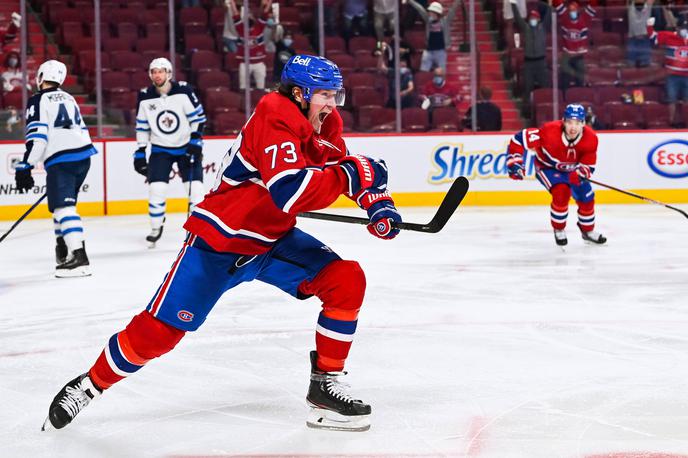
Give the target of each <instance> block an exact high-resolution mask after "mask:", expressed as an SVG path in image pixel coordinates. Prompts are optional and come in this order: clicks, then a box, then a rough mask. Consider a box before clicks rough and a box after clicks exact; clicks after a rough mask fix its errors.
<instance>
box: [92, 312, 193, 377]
mask: <svg viewBox="0 0 688 458" xmlns="http://www.w3.org/2000/svg"><path fill="white" fill-rule="evenodd" d="M184 334H185V332H184V331H182V330H179V329H177V328H175V327H173V326H170V325H169V324H166V323H163V322H162V321H160V320H158V319H157V318H155V317H153V315H151V314H150V313H148V312H147V311H143V312H141V313H139V314H138V315H136V316H135V317H134V318H133V319H132V320H131V322H130V323H129V324H128V325H127V327H126V328H125V329H124V330H123V331H120V332H118V333H117V334H115V335H113V336H112V337H110V340H109V341H108V344H107V345H106V346H105V349H104V350H103V351H102V352H101V353H100V356H98V359H97V360H96V362H95V364H94V365H93V367H91V369H90V370H89V371H88V375H89V377H91V380H92V381H93V383H95V384H96V386H97V387H98V388H100V389H102V390H105V389H107V388H110V387H111V386H112V385H114V384H115V383H117V382H119V381H120V380H122V379H124V378H125V377H128V376H129V375H131V374H133V373H134V372H136V371H138V370H139V369H141V368H142V367H143V366H144V365H145V364H146V363H147V362H148V361H150V360H151V359H153V358H157V357H158V356H161V355H164V354H165V353H167V352H168V351H170V350H172V349H173V348H174V347H175V345H177V343H178V342H179V341H180V340H181V338H182V337H184Z"/></svg>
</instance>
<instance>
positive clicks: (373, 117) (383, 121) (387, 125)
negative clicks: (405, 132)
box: [359, 108, 397, 133]
mask: <svg viewBox="0 0 688 458" xmlns="http://www.w3.org/2000/svg"><path fill="white" fill-rule="evenodd" d="M359 118H360V116H359ZM396 120H397V114H396V111H395V110H394V108H373V109H372V111H371V113H370V124H369V127H368V128H367V129H366V128H362V127H363V126H361V125H360V119H359V129H360V130H368V131H370V132H380V133H382V132H394V131H395V130H396V128H397V125H396V122H397V121H396Z"/></svg>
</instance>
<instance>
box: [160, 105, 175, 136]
mask: <svg viewBox="0 0 688 458" xmlns="http://www.w3.org/2000/svg"><path fill="white" fill-rule="evenodd" d="M156 123H157V125H158V129H160V131H161V132H162V133H164V134H173V133H175V132H176V131H177V129H179V116H177V113H175V112H174V111H169V110H164V111H161V112H160V114H159V115H158V117H157V118H156Z"/></svg>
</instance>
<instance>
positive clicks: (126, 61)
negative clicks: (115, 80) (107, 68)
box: [110, 51, 146, 72]
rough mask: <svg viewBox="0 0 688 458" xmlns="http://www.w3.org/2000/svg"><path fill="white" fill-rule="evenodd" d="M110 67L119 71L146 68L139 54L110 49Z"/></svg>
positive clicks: (133, 70)
mask: <svg viewBox="0 0 688 458" xmlns="http://www.w3.org/2000/svg"><path fill="white" fill-rule="evenodd" d="M110 62H111V63H112V67H113V68H115V69H117V70H118V71H121V72H138V71H141V69H142V68H146V62H144V61H143V58H142V57H141V54H139V53H136V52H133V51H112V52H111V53H110Z"/></svg>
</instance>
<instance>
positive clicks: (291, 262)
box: [43, 55, 401, 431]
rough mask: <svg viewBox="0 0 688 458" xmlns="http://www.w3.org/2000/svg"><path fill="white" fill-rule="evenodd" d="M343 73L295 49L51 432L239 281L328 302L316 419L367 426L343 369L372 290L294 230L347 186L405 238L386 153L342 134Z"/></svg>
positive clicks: (162, 349) (66, 396)
mask: <svg viewBox="0 0 688 458" xmlns="http://www.w3.org/2000/svg"><path fill="white" fill-rule="evenodd" d="M343 103H344V89H343V82H342V76H341V74H340V72H339V69H338V68H337V66H336V65H335V64H333V63H332V62H330V61H328V60H327V59H324V58H322V57H315V56H307V55H296V56H293V57H292V58H291V59H290V60H289V61H288V62H287V64H286V65H285V67H284V70H283V71H282V78H281V84H280V87H279V90H278V91H277V92H273V93H271V94H268V95H266V96H265V97H263V98H262V99H261V101H260V103H259V104H258V106H257V107H256V110H255V112H254V113H253V115H252V116H251V118H250V119H249V121H248V122H247V123H246V125H245V126H244V127H243V129H242V131H241V134H240V135H239V136H238V138H237V139H236V141H235V142H234V144H233V145H232V147H231V148H230V150H229V151H228V153H227V155H226V156H225V158H224V159H223V162H222V168H221V170H220V172H219V174H218V177H217V181H216V183H215V186H214V188H213V190H212V191H211V192H210V193H209V194H208V195H207V196H206V198H205V200H204V201H203V202H201V203H200V204H199V205H198V206H197V207H196V208H195V209H194V211H193V212H192V214H191V216H190V218H189V220H188V221H187V223H186V225H185V226H184V227H185V228H186V229H187V230H188V231H189V236H188V237H187V240H186V241H185V243H184V246H183V247H182V249H181V251H180V253H179V255H178V257H177V259H176V260H175V262H174V263H173V265H172V268H171V269H170V271H169V273H168V274H167V275H166V276H165V278H164V279H163V282H162V284H161V285H160V287H159V288H158V290H157V292H156V293H155V295H154V296H153V298H152V299H151V301H150V303H149V304H148V307H147V308H146V310H144V311H143V312H141V313H140V314H138V315H136V316H135V317H134V318H133V319H132V320H131V322H130V323H129V324H128V325H127V326H126V328H125V329H124V330H122V331H120V332H118V333H116V334H115V335H113V336H112V337H111V338H110V340H109V342H108V344H107V345H106V346H105V349H104V350H103V352H102V353H101V354H100V356H99V357H98V359H97V361H96V362H95V364H94V365H93V366H92V367H91V368H90V369H89V371H88V372H87V373H85V374H82V375H80V376H78V377H77V378H75V379H74V380H72V381H70V382H69V383H68V384H67V385H66V386H65V387H64V388H63V389H62V390H61V391H60V392H59V393H58V394H57V396H56V397H55V398H54V400H53V402H52V404H51V405H50V409H49V413H48V418H47V419H46V421H45V423H44V425H43V429H44V430H45V429H52V428H58V429H59V428H63V427H64V426H66V425H67V424H69V423H70V422H71V421H72V420H73V419H74V417H75V416H76V415H77V414H78V413H79V412H80V411H81V409H83V408H84V407H85V406H86V405H88V404H89V402H90V401H91V400H92V399H94V398H96V397H98V396H99V395H100V394H101V393H102V392H103V390H105V389H107V388H109V387H111V386H112V385H113V384H115V383H117V382H118V381H120V380H122V379H124V378H125V377H127V376H129V375H131V374H133V373H134V372H136V371H138V370H139V369H141V368H142V367H143V366H144V365H145V364H146V363H147V362H148V361H150V360H151V359H153V358H156V357H158V356H161V355H163V354H165V353H167V352H169V351H170V350H172V349H173V348H174V347H175V345H176V344H177V343H178V342H179V341H180V340H181V338H182V337H183V336H184V334H185V333H186V332H187V331H195V330H196V329H198V328H199V327H200V325H201V324H203V322H204V321H205V318H206V316H207V315H208V313H209V312H210V310H211V309H212V308H213V306H214V305H215V304H216V303H217V301H218V300H219V299H220V297H221V296H222V294H224V293H225V292H226V291H228V290H229V289H231V288H233V287H235V286H237V285H238V284H240V283H243V282H247V281H252V280H260V281H262V282H264V283H268V284H271V285H273V286H276V287H278V288H280V289H281V290H283V291H284V292H286V293H289V294H290V295H292V296H294V297H296V298H298V299H306V298H308V297H311V296H317V297H318V298H319V299H320V300H322V311H321V313H320V315H319V317H318V321H317V327H316V333H315V344H316V351H312V352H311V355H310V358H311V379H310V386H309V389H308V395H307V398H306V399H307V401H308V404H309V405H310V406H311V407H312V411H311V414H310V415H309V419H308V421H307V424H308V425H309V426H311V427H315V428H329V429H342V430H353V431H362V430H366V429H368V428H369V427H370V422H369V416H370V412H371V408H370V405H368V404H365V403H363V402H362V401H360V400H355V399H353V398H351V397H350V396H349V395H348V394H347V392H346V390H345V388H344V386H343V385H341V384H340V383H339V381H338V377H339V376H341V375H343V374H344V372H343V369H344V362H345V360H346V358H347V356H348V353H349V349H350V347H351V342H352V341H353V336H354V332H355V330H356V324H357V317H358V312H359V309H360V307H361V304H362V302H363V296H364V292H365V284H366V283H365V276H364V274H363V271H362V270H361V267H360V266H359V265H358V263H357V262H355V261H345V260H342V259H341V258H340V257H339V256H338V255H337V254H336V253H334V251H332V250H331V249H330V248H329V247H327V246H325V244H323V243H322V242H320V241H318V240H317V239H315V238H314V237H312V236H310V235H308V234H306V233H305V232H303V231H301V230H299V229H298V228H296V227H295V225H296V215H297V214H298V213H299V212H301V211H310V210H317V209H321V208H325V207H327V206H329V205H330V204H332V203H333V202H334V201H335V200H336V199H337V197H338V196H340V195H341V194H345V195H347V196H349V197H351V198H352V199H355V200H356V202H357V203H358V204H359V206H361V208H363V209H364V210H366V211H367V212H368V216H369V218H370V224H369V226H368V230H369V232H370V233H371V234H373V235H375V236H377V237H380V238H383V239H392V238H394V237H395V236H396V235H397V234H398V232H399V230H398V229H396V228H395V227H394V223H398V222H401V217H400V215H399V213H398V212H397V210H396V208H395V207H394V202H393V201H392V198H391V197H390V196H389V194H388V193H387V191H386V188H387V168H386V167H385V164H384V162H382V161H376V160H373V159H369V158H366V157H363V156H355V155H351V154H348V151H347V149H346V145H345V144H344V140H343V139H342V136H341V135H342V129H343V125H342V119H341V117H340V116H339V113H338V112H337V110H336V106H337V105H341V104H343Z"/></svg>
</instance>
